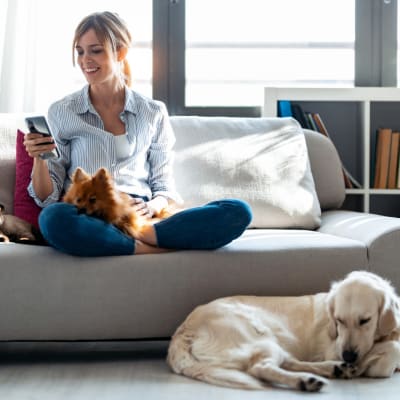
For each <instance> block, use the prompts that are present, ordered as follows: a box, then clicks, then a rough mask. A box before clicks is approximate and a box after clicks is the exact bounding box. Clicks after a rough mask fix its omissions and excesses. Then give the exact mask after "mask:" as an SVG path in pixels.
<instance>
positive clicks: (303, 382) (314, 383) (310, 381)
mask: <svg viewBox="0 0 400 400" xmlns="http://www.w3.org/2000/svg"><path fill="white" fill-rule="evenodd" d="M327 383H328V381H327V380H326V379H324V378H322V377H320V376H318V375H312V374H303V376H302V377H301V378H300V380H299V383H298V386H297V387H298V389H299V390H301V391H302V392H319V391H320V390H321V389H322V388H323V387H324V386H325V385H326V384H327Z"/></svg>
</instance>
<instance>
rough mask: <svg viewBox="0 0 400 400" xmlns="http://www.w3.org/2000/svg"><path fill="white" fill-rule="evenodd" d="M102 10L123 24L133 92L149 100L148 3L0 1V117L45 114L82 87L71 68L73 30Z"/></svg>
mask: <svg viewBox="0 0 400 400" xmlns="http://www.w3.org/2000/svg"><path fill="white" fill-rule="evenodd" d="M105 10H108V11H112V12H117V13H118V14H119V15H120V16H121V17H122V18H123V19H125V21H126V22H127V24H128V27H129V29H130V31H131V33H132V36H133V39H134V43H133V48H132V49H130V51H129V56H128V58H129V61H130V64H131V69H132V73H133V88H134V89H135V90H137V91H139V92H141V93H143V94H145V95H147V96H151V90H152V87H151V80H152V50H151V49H152V1H151V0H129V1H126V0H84V1H83V0H68V1H55V0H0V113H2V112H3V113H4V112H40V113H46V112H47V109H48V107H49V105H50V104H51V103H52V102H54V101H56V100H58V99H60V98H62V97H64V96H66V95H67V94H69V93H72V92H74V91H76V90H79V89H80V88H81V87H82V86H83V85H85V84H86V82H85V80H84V78H83V76H82V73H81V71H80V69H79V68H74V67H73V66H72V47H71V46H72V38H73V34H74V29H75V27H76V26H77V24H78V23H79V21H81V19H82V18H83V17H85V16H86V15H88V14H90V13H92V12H96V11H105Z"/></svg>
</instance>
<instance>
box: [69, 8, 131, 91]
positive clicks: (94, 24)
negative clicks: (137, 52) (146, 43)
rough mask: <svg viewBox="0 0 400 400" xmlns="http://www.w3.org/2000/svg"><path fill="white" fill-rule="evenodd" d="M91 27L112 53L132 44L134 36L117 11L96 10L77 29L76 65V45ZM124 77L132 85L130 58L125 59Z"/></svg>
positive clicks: (75, 42)
mask: <svg viewBox="0 0 400 400" xmlns="http://www.w3.org/2000/svg"><path fill="white" fill-rule="evenodd" d="M90 29H93V30H94V32H95V33H96V36H97V38H98V39H99V41H100V43H101V44H102V45H103V46H105V48H106V49H108V50H109V51H110V52H111V53H112V54H116V53H117V52H118V51H119V50H120V49H121V48H126V49H129V47H131V45H132V37H131V34H130V32H129V30H128V27H127V26H126V23H125V21H124V20H122V19H121V17H120V16H119V15H118V14H117V13H112V12H109V11H104V12H96V13H93V14H90V15H88V16H87V17H85V18H84V19H83V20H82V21H81V22H80V23H79V25H78V26H77V28H76V29H75V35H74V40H73V42H72V63H73V65H74V66H75V47H76V45H77V43H78V41H79V39H80V38H81V37H82V36H83V35H84V34H85V33H86V32H87V31H88V30H90ZM123 63H124V65H123V69H122V74H123V79H124V81H125V84H126V85H127V86H131V83H132V76H131V69H130V67H129V63H128V60H127V59H126V58H124V60H123Z"/></svg>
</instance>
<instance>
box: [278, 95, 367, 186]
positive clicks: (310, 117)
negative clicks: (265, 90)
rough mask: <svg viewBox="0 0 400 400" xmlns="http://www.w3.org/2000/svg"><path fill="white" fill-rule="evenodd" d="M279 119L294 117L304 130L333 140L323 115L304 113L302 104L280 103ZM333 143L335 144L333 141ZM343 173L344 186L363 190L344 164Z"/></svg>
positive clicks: (284, 101) (285, 101)
mask: <svg viewBox="0 0 400 400" xmlns="http://www.w3.org/2000/svg"><path fill="white" fill-rule="evenodd" d="M278 117H293V118H295V119H296V120H297V121H298V122H299V124H300V125H301V127H302V128H304V129H311V130H313V131H316V132H319V133H321V134H323V135H325V136H326V137H328V138H329V139H331V137H330V135H329V133H328V130H327V128H326V125H325V123H324V122H323V120H322V118H321V115H320V114H319V113H316V112H308V111H303V109H302V107H301V106H300V104H294V103H292V102H290V101H287V100H281V101H278ZM331 141H332V139H331ZM332 143H334V142H333V141H332ZM342 171H343V179H344V184H345V187H346V188H347V189H352V188H358V189H361V187H362V186H361V183H360V182H359V181H357V179H355V178H354V176H353V175H351V173H350V172H349V171H348V170H347V168H346V167H345V166H344V165H343V162H342Z"/></svg>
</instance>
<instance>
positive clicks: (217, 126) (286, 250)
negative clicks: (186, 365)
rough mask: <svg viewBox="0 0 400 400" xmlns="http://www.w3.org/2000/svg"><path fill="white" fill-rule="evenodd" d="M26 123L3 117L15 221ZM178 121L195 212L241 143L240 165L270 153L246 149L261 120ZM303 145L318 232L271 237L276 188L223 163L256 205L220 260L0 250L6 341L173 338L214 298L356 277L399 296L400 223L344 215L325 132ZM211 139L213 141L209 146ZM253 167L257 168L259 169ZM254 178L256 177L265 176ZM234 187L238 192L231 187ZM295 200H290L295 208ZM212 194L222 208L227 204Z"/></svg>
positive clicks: (0, 335)
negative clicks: (367, 277) (18, 140)
mask: <svg viewBox="0 0 400 400" xmlns="http://www.w3.org/2000/svg"><path fill="white" fill-rule="evenodd" d="M22 117H23V116H21V115H12V114H0V135H1V136H0V203H2V204H4V205H5V206H6V208H7V210H8V212H9V213H12V212H13V190H14V182H15V149H14V148H15V132H16V129H17V128H21V129H23V128H24V125H23V120H22ZM171 122H172V126H173V128H174V131H175V133H176V137H177V143H176V162H175V171H176V176H177V186H178V189H179V190H180V191H181V192H182V191H183V193H181V194H182V195H183V197H184V198H185V195H186V196H187V197H189V205H190V204H192V203H196V196H197V195H198V196H199V198H198V201H203V200H204V199H206V197H207V196H213V193H212V190H211V193H210V188H208V189H207V190H205V189H204V186H206V183H207V181H209V182H214V181H218V182H222V184H221V186H224V184H225V182H226V181H227V180H228V176H227V175H225V174H224V173H223V172H222V173H221V170H220V172H219V174H220V175H221V176H219V177H218V176H217V173H216V172H215V171H216V170H215V169H213V168H214V167H215V165H214V163H215V160H216V159H218V158H221V157H222V158H224V157H225V156H226V157H227V159H229V160H230V161H229V162H233V161H232V159H233V160H235V157H236V155H233V154H232V148H230V147H229V146H230V145H231V144H232V143H233V141H234V140H236V139H237V140H239V139H240V138H241V137H246V140H247V139H249V140H247V142H246V141H245V142H243V141H240V140H239V141H238V142H237V143H238V144H239V147H236V148H237V149H240V150H238V156H237V157H239V158H238V160H239V161H240V160H242V161H243V155H244V154H246V151H248V148H247V145H245V144H244V143H250V142H251V145H250V147H251V146H253V147H252V148H253V150H254V146H259V149H260V152H262V151H264V150H263V148H262V143H263V142H262V141H261V142H254V141H250V139H255V138H257V140H258V139H260V138H261V136H260V135H261V134H267V133H268V132H265V130H268V129H266V127H267V128H268V127H269V126H270V124H271V120H268V119H264V118H254V119H246V118H244V119H241V118H212V117H210V118H206V117H172V118H171ZM275 122H276V121H275ZM275 122H274V123H275ZM290 123H291V124H292V125H293V121H292V122H290ZM300 134H301V137H300V136H298V137H299V138H300V140H303V141H304V142H305V143H306V145H307V149H308V155H309V159H310V164H308V166H309V165H311V171H312V178H313V182H311V183H312V184H314V183H315V189H316V194H317V196H318V202H319V204H318V210H316V209H315V207H314V210H313V212H314V213H315V212H318V211H319V210H320V209H319V206H320V207H321V210H322V213H320V214H319V215H316V216H314V217H315V218H316V219H314V221H318V223H317V225H316V227H315V228H306V229H305V228H302V227H299V226H297V224H296V223H294V224H293V226H290V224H289V225H288V226H286V227H279V226H277V227H273V226H272V227H268V226H267V225H268V221H269V220H271V221H273V224H275V223H276V224H278V225H279V223H282V219H280V220H277V222H276V221H275V220H274V215H273V214H274V210H273V209H272V208H269V207H268V206H266V205H265V204H266V203H265V198H264V197H265V196H264V193H263V190H267V189H266V188H269V186H268V185H265V188H264V186H263V185H258V186H257V185H256V186H257V187H256V188H255V189H254V188H250V187H249V188H248V187H246V184H247V183H248V184H249V185H250V184H251V182H252V179H253V178H254V176H253V177H251V176H248V174H251V171H250V172H249V171H248V170H246V169H243V168H242V164H243V163H241V162H239V163H236V164H234V165H230V164H229V163H228V164H229V165H230V169H229V171H230V172H229V180H230V181H231V186H230V187H231V188H232V191H233V193H232V195H233V196H235V194H237V193H242V194H243V195H244V196H245V197H246V196H250V202H251V204H252V206H253V210H254V214H255V215H254V221H255V222H254V223H253V225H252V226H253V227H254V228H253V229H248V230H247V231H246V232H245V233H244V234H243V236H242V237H240V238H239V239H237V240H235V241H234V242H232V243H231V244H229V245H228V246H226V247H224V248H221V249H219V250H216V251H177V252H171V253H167V254H159V255H141V256H119V257H103V258H79V257H73V256H69V255H66V254H62V253H60V252H58V251H56V250H54V249H53V248H51V247H47V246H36V245H23V244H16V243H9V244H7V243H1V244H0V318H1V321H2V323H1V328H0V341H14V340H28V341H31V340H35V341H41V340H44V341H48V340H62V341H69V340H111V339H113V340H116V339H154V338H157V339H160V338H168V337H169V336H170V335H171V334H172V333H173V332H174V330H175V329H176V327H177V326H178V324H179V323H181V321H182V320H183V319H184V317H186V315H187V314H188V313H189V312H190V311H191V310H192V309H193V308H194V307H195V306H197V305H198V304H201V303H204V302H208V301H210V300H211V299H214V298H217V297H222V296H229V295H238V294H254V295H302V294H308V293H316V292H318V291H325V290H327V289H328V287H329V284H330V283H331V281H332V280H335V279H339V278H342V277H343V276H344V275H345V274H346V273H348V272H349V271H351V270H354V269H370V270H372V271H375V272H376V273H378V274H380V275H382V276H384V277H386V278H388V279H390V280H391V281H392V282H393V283H394V285H395V286H397V287H398V288H399V287H400V269H399V262H398V259H399V255H400V246H399V245H400V220H399V219H397V218H390V217H384V216H378V215H372V214H364V213H358V212H352V211H345V210H341V209H340V207H341V205H342V203H343V200H344V198H345V190H344V186H343V177H342V172H341V165H340V160H339V158H338V155H337V153H336V150H335V148H334V146H333V145H332V143H331V142H330V141H329V140H328V139H327V138H326V137H324V136H322V135H320V134H318V133H315V132H311V131H304V136H303V132H302V131H300ZM246 135H247V136H246ZM213 137H215V138H218V140H217V141H215V142H213V141H212V140H211V138H213ZM261 140H262V138H261ZM210 143H211V145H210ZM299 143H300V142H299ZM281 148H282V147H281ZM213 149H214V150H215V149H218V151H217V153H215V152H213V151H212V150H213ZM189 150H190V151H189ZM224 151H225V153H224ZM210 154H211V156H210ZM183 155H185V156H183ZM257 156H258V155H257ZM208 157H211V161H210V160H209V159H208ZM255 157H256V156H254V155H253V156H251V157H250V158H251V160H252V162H253V161H254V159H255ZM200 159H201V163H200V161H199V160H200ZM261 160H263V159H261ZM220 161H221V160H220ZM236 161H237V160H236ZM204 162H206V163H208V166H207V168H208V167H209V168H210V170H209V171H208V170H207V168H204ZM200 165H203V167H200ZM222 165H225V160H222ZM191 166H192V168H191ZM269 167H270V166H269ZM269 167H268V168H269ZM219 168H220V166H219ZM251 168H253V167H251ZM254 168H256V169H257V168H258V169H259V172H257V171H256V173H258V174H259V173H260V171H261V170H262V168H263V165H262V163H261V164H260V163H258V165H256V167H254ZM266 168H267V166H266ZM307 168H308V167H307ZM199 169H201V171H200V170H199ZM227 171H228V169H227ZM243 171H245V172H246V173H245V172H243ZM269 172H270V173H271V172H272V173H274V172H276V171H269ZM246 174H247V175H246ZM235 176H237V177H238V178H237V179H238V182H237V188H235V187H234V186H235V185H233V186H232V179H233V183H235V179H236V178H235ZM217 178H218V179H217ZM256 178H257V177H256ZM188 182H189V183H188ZM190 182H191V183H190ZM308 184H310V182H308ZM243 185H244V186H243ZM243 187H244V189H245V190H243ZM225 189H226V188H225ZM236 189H237V190H239V192H237V190H236ZM253 189H254V190H253ZM226 190H230V189H229V185H227V189H226ZM289 190H290V188H289ZM257 193H261V195H260V197H263V201H261V202H260V201H259V200H260V199H258V198H256V196H257ZM296 193H297V192H296V191H293V193H292V195H293V196H291V193H289V197H292V200H297V199H296ZM222 194H223V193H222ZM227 194H228V195H229V194H230V193H227ZM214 195H215V198H218V197H220V195H221V193H220V192H219V191H218V192H215V193H214ZM266 198H267V201H268V196H266ZM314 206H315V204H314ZM289 222H290V218H289ZM283 223H284V224H287V221H286V222H283ZM257 225H259V226H257ZM264 225H265V226H264Z"/></svg>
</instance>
